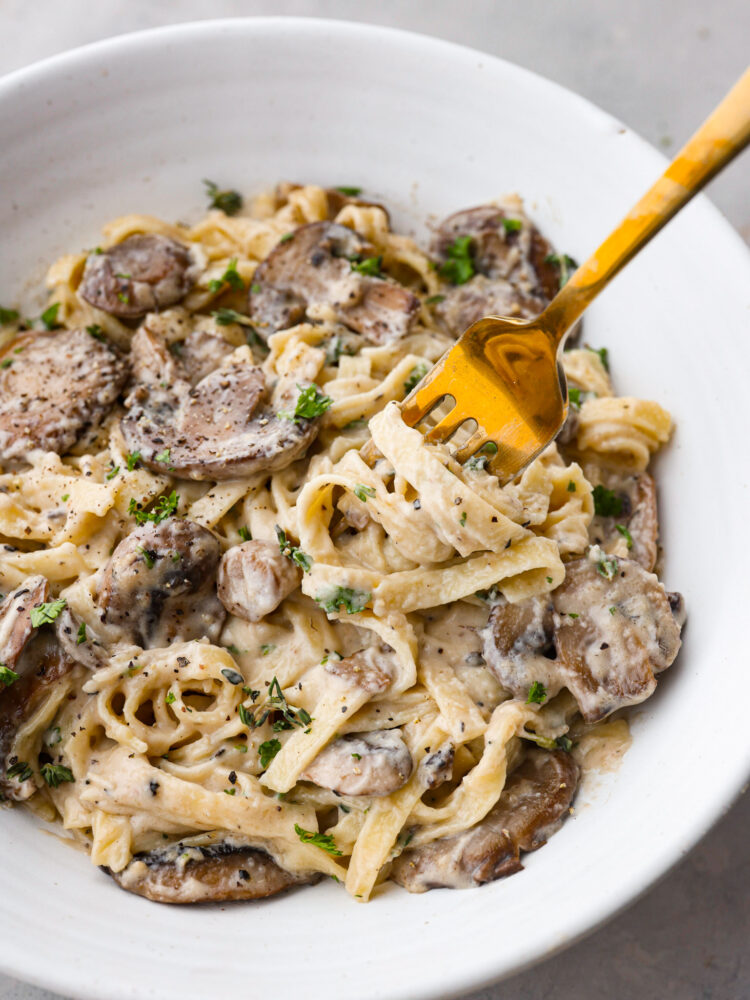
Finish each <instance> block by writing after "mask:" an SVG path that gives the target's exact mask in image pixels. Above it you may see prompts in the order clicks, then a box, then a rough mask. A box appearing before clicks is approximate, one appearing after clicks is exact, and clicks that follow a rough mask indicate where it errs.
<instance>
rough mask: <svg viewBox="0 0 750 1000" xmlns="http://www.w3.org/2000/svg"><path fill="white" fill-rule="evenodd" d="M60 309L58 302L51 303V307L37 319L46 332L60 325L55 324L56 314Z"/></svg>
mask: <svg viewBox="0 0 750 1000" xmlns="http://www.w3.org/2000/svg"><path fill="white" fill-rule="evenodd" d="M59 309H60V303H59V302H53V303H52V305H49V306H47V308H46V309H45V310H44V312H43V313H42V315H41V316H40V317H39V319H40V320H41V321H42V323H44V326H45V327H46V328H47V329H48V330H54V329H55V327H56V326H59V325H60V324H59V323H58V322H57V313H58V311H59Z"/></svg>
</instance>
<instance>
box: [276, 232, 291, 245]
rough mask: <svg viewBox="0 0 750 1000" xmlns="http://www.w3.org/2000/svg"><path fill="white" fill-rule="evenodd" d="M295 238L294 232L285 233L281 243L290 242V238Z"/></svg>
mask: <svg viewBox="0 0 750 1000" xmlns="http://www.w3.org/2000/svg"><path fill="white" fill-rule="evenodd" d="M291 239H294V233H284V235H283V236H282V237H281V239H280V240H279V243H288V242H289V240H291Z"/></svg>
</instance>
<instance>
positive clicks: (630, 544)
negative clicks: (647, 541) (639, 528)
mask: <svg viewBox="0 0 750 1000" xmlns="http://www.w3.org/2000/svg"><path fill="white" fill-rule="evenodd" d="M615 530H616V531H619V532H620V534H621V535H622V537H623V538H624V539H625V541H626V542H627V544H628V548H629V549H632V548H633V536H632V535H631V534H630V532H629V531H628V529H627V528H626V527H625V525H624V524H616V525H615Z"/></svg>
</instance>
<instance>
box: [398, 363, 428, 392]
mask: <svg viewBox="0 0 750 1000" xmlns="http://www.w3.org/2000/svg"><path fill="white" fill-rule="evenodd" d="M429 370H430V366H429V365H426V364H424V363H422V364H420V365H414V367H413V368H412V370H411V371H410V372H409V377H408V378H407V380H406V381H405V382H404V392H405V393H406V395H407V396H408V395H409V393H410V392H411V391H412V389H414V388H415V386H417V385H419V383H420V382H421V381H422V379H423V378H424V377H425V375H426V374H427V372H428V371H429Z"/></svg>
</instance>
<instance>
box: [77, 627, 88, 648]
mask: <svg viewBox="0 0 750 1000" xmlns="http://www.w3.org/2000/svg"><path fill="white" fill-rule="evenodd" d="M84 642H86V623H85V622H81V624H80V625H79V626H78V634H77V635H76V646H82V645H83V643H84Z"/></svg>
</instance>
